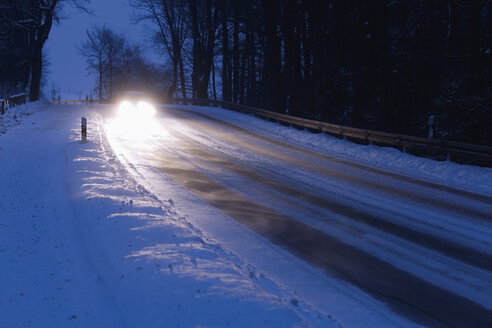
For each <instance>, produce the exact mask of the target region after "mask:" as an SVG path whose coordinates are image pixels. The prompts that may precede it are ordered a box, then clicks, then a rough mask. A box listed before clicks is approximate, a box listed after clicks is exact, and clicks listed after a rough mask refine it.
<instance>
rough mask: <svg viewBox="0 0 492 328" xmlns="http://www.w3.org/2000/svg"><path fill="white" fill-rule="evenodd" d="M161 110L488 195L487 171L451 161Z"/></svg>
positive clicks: (221, 113)
mask: <svg viewBox="0 0 492 328" xmlns="http://www.w3.org/2000/svg"><path fill="white" fill-rule="evenodd" d="M164 107H169V108H186V109H187V110H192V111H196V112H199V113H202V114H206V115H209V116H211V117H214V118H216V119H220V120H223V121H226V122H229V123H232V124H235V125H238V126H241V127H244V128H247V129H248V130H251V131H255V132H257V133H260V134H263V135H267V136H268V135H270V136H276V137H278V136H280V137H281V138H283V139H284V140H285V141H288V142H289V143H291V144H294V145H297V146H299V147H302V148H306V147H311V149H313V150H315V151H318V152H320V151H321V152H324V153H326V154H328V155H332V156H336V157H338V158H342V159H347V160H350V161H354V162H357V163H363V164H365V165H369V166H373V167H378V168H384V169H385V170H390V171H393V172H397V173H400V174H404V175H407V176H412V177H417V178H421V179H423V180H427V181H429V180H431V181H434V182H436V183H442V184H446V185H451V186H454V187H457V188H461V189H467V190H474V191H477V192H483V193H487V194H491V195H492V169H491V168H485V167H477V166H471V165H461V164H457V163H454V162H451V161H435V160H432V159H428V158H422V157H417V156H413V155H410V154H407V153H402V152H401V151H399V150H397V149H395V148H392V147H380V146H374V145H368V146H366V145H359V144H356V143H353V142H350V141H347V140H340V139H338V138H336V137H333V136H330V135H327V134H316V133H312V132H309V131H303V130H298V129H296V128H293V127H285V126H282V125H280V124H277V123H273V122H268V121H265V120H261V119H258V118H255V117H253V116H250V115H245V114H241V113H237V112H234V111H230V110H226V109H222V108H217V107H207V108H206V110H204V107H201V106H185V107H183V106H181V105H165V106H164Z"/></svg>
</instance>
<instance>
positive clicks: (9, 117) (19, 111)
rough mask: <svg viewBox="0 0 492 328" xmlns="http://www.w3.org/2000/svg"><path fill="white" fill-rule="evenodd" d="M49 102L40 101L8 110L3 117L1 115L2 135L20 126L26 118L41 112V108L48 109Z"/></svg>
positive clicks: (0, 127)
mask: <svg viewBox="0 0 492 328" xmlns="http://www.w3.org/2000/svg"><path fill="white" fill-rule="evenodd" d="M47 105H48V102H47V101H45V100H40V101H36V102H32V103H27V104H25V105H23V106H17V107H14V108H7V109H6V110H5V113H4V114H3V115H0V135H2V134H4V133H6V132H7V130H8V129H9V128H12V127H14V126H16V125H19V124H20V123H21V122H22V121H23V119H24V118H25V117H26V116H30V115H32V114H33V113H36V112H37V111H39V109H40V108H42V107H46V106H47Z"/></svg>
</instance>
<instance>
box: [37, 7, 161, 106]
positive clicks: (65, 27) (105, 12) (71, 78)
mask: <svg viewBox="0 0 492 328" xmlns="http://www.w3.org/2000/svg"><path fill="white" fill-rule="evenodd" d="M90 6H91V8H92V9H93V11H94V15H92V16H91V15H88V14H85V13H82V12H80V11H77V10H76V9H72V8H68V7H67V8H65V9H64V11H63V15H64V17H66V18H65V19H64V20H62V21H61V22H60V23H59V24H57V25H54V26H53V28H52V30H51V33H50V37H49V40H48V41H47V43H46V46H45V50H44V53H45V57H46V58H47V60H48V61H49V65H48V66H47V68H46V70H47V73H48V74H47V85H46V87H45V91H48V90H51V88H52V86H55V87H56V88H60V89H61V92H62V94H63V96H77V98H78V95H79V93H81V94H82V95H83V97H84V98H85V94H86V93H88V92H89V91H90V90H91V89H92V88H93V87H94V85H95V83H94V81H95V80H96V76H95V75H89V76H88V75H87V64H86V60H85V59H84V58H83V57H82V56H80V55H79V54H78V53H77V49H76V47H75V46H76V45H77V44H80V43H81V42H83V40H84V39H85V37H86V30H87V29H88V28H91V26H93V25H95V24H101V25H102V24H106V25H107V26H108V27H110V28H112V29H114V30H115V31H116V32H120V33H123V34H124V35H125V36H126V37H127V38H128V39H130V40H131V41H134V42H138V41H140V40H146V39H147V35H148V34H149V31H150V30H149V28H148V27H145V26H144V25H143V24H140V25H134V24H132V23H131V22H130V15H131V13H132V9H131V8H130V7H129V6H128V3H127V0H93V1H91V5H90ZM146 51H147V52H148V53H149V57H151V58H152V57H154V58H153V59H154V60H155V57H156V56H155V55H154V54H153V53H152V50H150V49H148V50H146Z"/></svg>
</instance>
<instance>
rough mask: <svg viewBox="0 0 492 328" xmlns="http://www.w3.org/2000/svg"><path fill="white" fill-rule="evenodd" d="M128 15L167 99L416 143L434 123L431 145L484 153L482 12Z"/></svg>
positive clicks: (275, 1) (491, 103)
mask: <svg viewBox="0 0 492 328" xmlns="http://www.w3.org/2000/svg"><path fill="white" fill-rule="evenodd" d="M130 3H131V4H132V5H133V6H134V8H135V13H136V18H137V19H138V20H146V21H148V22H152V23H153V24H154V27H155V38H154V42H155V43H156V44H157V45H159V44H160V45H161V46H162V48H163V49H165V50H166V51H167V54H168V56H169V58H170V60H171V63H172V65H171V66H172V83H171V85H172V86H171V88H170V89H169V95H176V96H177V95H180V96H186V95H187V90H188V91H189V92H190V93H191V96H192V97H199V98H207V97H219V98H223V99H224V100H228V101H233V102H236V103H242V104H248V105H253V106H258V107H261V108H266V109H270V110H273V111H277V112H286V113H289V114H291V115H296V116H302V117H308V118H314V119H318V120H323V121H330V122H334V123H341V124H348V125H352V126H356V127H361V128H370V129H382V130H385V131H390V132H400V133H410V134H418V135H426V133H427V123H428V119H429V117H430V116H435V118H436V121H437V125H438V135H437V136H438V137H444V138H448V139H455V140H461V141H468V142H476V143H487V144H491V143H492V136H491V132H490V130H491V129H490V126H492V121H491V120H492V109H491V107H492V72H491V69H492V1H490V0H447V1H445V0H412V1H410V0H371V1H363V0H304V1H301V0H251V1H235V0H130ZM187 68H188V71H191V73H190V74H186V71H187ZM190 93H188V94H190Z"/></svg>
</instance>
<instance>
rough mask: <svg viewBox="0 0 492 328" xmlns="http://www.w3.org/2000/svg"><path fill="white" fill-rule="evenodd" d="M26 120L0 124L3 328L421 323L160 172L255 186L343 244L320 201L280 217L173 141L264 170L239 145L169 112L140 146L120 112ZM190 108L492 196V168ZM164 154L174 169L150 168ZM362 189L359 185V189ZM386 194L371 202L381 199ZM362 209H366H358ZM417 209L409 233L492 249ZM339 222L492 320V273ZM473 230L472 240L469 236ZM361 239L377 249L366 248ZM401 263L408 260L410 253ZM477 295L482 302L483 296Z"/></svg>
mask: <svg viewBox="0 0 492 328" xmlns="http://www.w3.org/2000/svg"><path fill="white" fill-rule="evenodd" d="M168 108H180V107H179V106H177V107H176V106H174V107H173V106H168ZM15 110H16V111H17V112H15V113H14V112H9V113H8V116H3V117H2V116H0V131H3V133H4V134H3V135H1V136H0V168H1V170H0V218H1V219H0V265H1V267H2V270H0V327H29V326H31V327H47V326H49V327H71V326H77V327H162V326H166V327H167V326H176V327H178V326H179V327H227V326H231V327H263V326H265V327H382V326H391V327H397V326H398V327H412V326H417V325H418V324H416V323H415V322H412V321H410V320H409V319H407V318H405V317H402V316H400V315H399V314H397V313H395V312H394V311H393V309H392V308H391V307H390V306H389V305H387V304H386V303H384V302H382V301H381V300H377V299H375V298H374V297H373V296H371V295H370V294H368V293H367V292H365V291H363V290H361V289H360V288H358V287H356V286H354V285H352V284H350V283H348V282H346V281H344V280H340V279H339V278H337V277H336V276H331V275H329V274H327V273H326V272H325V271H323V270H321V269H318V268H316V267H313V266H312V265H310V264H308V263H306V262H305V261H303V260H302V259H300V258H298V257H296V256H294V255H293V254H291V253H290V252H288V251H286V250H285V249H283V248H282V247H280V246H278V245H275V244H273V243H271V242H270V241H269V240H267V239H265V238H263V237H261V236H259V235H258V234H256V233H255V232H253V231H252V230H249V229H247V228H245V227H244V226H243V225H241V224H239V223H238V222H236V221H234V220H231V219H230V218H229V217H228V216H227V215H225V214H224V213H223V212H222V211H221V210H220V209H218V208H217V207H214V206H210V205H209V204H208V203H207V202H206V201H204V200H203V199H200V198H199V197H196V195H194V194H191V193H190V192H189V191H188V190H186V188H184V187H183V186H182V185H180V184H179V183H177V182H176V181H175V179H173V178H172V177H171V176H169V175H166V174H165V173H163V171H162V170H161V169H160V168H159V165H162V163H163V162H161V163H160V164H159V163H158V161H166V160H168V159H169V160H170V158H173V157H176V158H179V159H180V160H182V167H183V168H185V167H187V166H189V167H190V169H191V168H193V170H195V169H196V170H198V171H200V172H202V173H203V174H205V175H206V176H207V177H209V178H213V179H214V180H215V181H218V182H219V183H220V184H221V185H222V186H225V187H227V188H228V189H230V190H235V191H237V192H238V193H239V194H241V193H244V192H245V191H246V190H249V189H247V188H251V187H252V186H254V187H255V188H256V189H255V190H258V194H257V195H247V197H248V199H249V200H251V201H254V202H257V203H259V204H260V203H268V202H271V206H273V207H275V208H276V209H277V210H278V211H280V212H285V213H287V214H289V215H292V216H296V217H301V218H302V220H303V222H305V223H306V224H309V225H312V226H315V227H316V228H318V229H320V230H321V231H325V230H324V229H326V231H327V233H329V231H328V230H330V229H328V227H329V226H326V224H325V223H323V222H320V221H317V220H315V219H314V218H310V215H311V213H312V211H313V210H312V209H311V208H310V207H309V206H308V205H303V206H305V209H302V208H303V207H302V206H294V205H292V204H294V202H295V200H289V199H286V200H285V204H284V205H276V203H275V202H280V200H278V199H277V198H274V196H271V197H272V199H271V200H270V199H269V197H270V196H269V195H274V194H275V193H273V192H272V191H271V190H270V189H268V188H265V187H264V186H263V187H262V186H260V185H257V184H258V183H257V182H251V181H249V180H246V179H242V178H239V177H237V176H235V175H233V174H230V173H228V172H226V171H225V170H219V169H217V168H214V167H211V166H210V165H209V164H207V163H206V162H205V161H204V160H195V161H188V160H187V156H189V154H188V153H181V152H180V150H179V148H178V147H177V146H173V145H178V144H179V143H180V142H185V141H181V140H176V138H177V137H176V136H177V135H179V133H183V134H186V135H187V136H188V137H189V138H190V141H189V142H190V143H191V142H192V141H193V140H199V141H200V143H201V144H202V145H203V146H204V147H210V148H214V149H220V151H221V152H223V153H224V154H227V156H231V157H232V156H235V158H237V157H240V158H242V159H243V161H244V163H249V162H251V163H252V164H251V165H256V164H255V162H259V160H260V159H262V157H261V156H262V155H259V154H261V150H258V152H255V153H253V152H252V151H250V150H246V149H243V148H241V149H239V148H235V147H236V146H232V145H231V143H229V142H227V141H226V140H223V141H220V140H219V139H218V138H216V137H214V136H212V134H210V135H203V133H204V132H203V131H202V132H200V131H198V130H193V129H194V128H193V127H192V126H191V125H190V126H185V125H184V123H183V122H186V120H177V119H175V118H173V117H167V116H164V118H163V119H162V120H161V121H156V122H154V124H155V125H152V126H146V130H145V131H141V134H140V135H138V134H137V135H132V134H129V133H128V132H129V131H128V130H127V127H124V128H123V129H121V126H119V127H118V126H115V125H114V121H113V120H112V118H111V115H110V114H108V113H107V111H110V110H111V108H110V107H109V106H98V107H95V108H87V107H85V106H78V105H65V106H64V105H49V104H47V103H41V102H40V103H35V104H29V105H26V106H21V107H18V108H16V109H15ZM186 110H187V111H191V112H197V113H205V114H206V115H207V116H209V117H212V118H216V119H220V120H222V121H224V122H228V123H232V124H234V125H237V126H238V127H241V128H243V129H248V130H250V131H253V132H254V133H257V134H260V135H265V136H269V137H272V138H277V139H281V140H284V141H285V142H288V143H290V144H292V145H294V146H300V147H305V148H307V149H311V150H316V151H319V152H322V153H325V154H329V155H333V156H336V158H339V159H340V160H356V161H358V162H362V163H364V165H368V166H370V167H374V168H379V169H380V168H381V167H383V168H384V169H385V170H389V171H390V172H393V173H398V174H405V175H406V176H409V177H412V178H415V177H416V178H418V179H426V180H431V181H433V182H436V183H438V184H440V185H443V186H452V187H456V188H458V189H460V190H466V191H469V192H472V193H481V194H482V195H489V196H490V195H491V194H492V170H491V169H487V168H478V167H471V166H464V165H458V164H455V163H452V162H435V161H431V160H428V159H423V158H416V157H413V156H411V155H407V154H402V153H400V152H398V151H397V150H394V149H387V148H380V147H375V146H360V145H354V144H352V143H349V142H346V141H341V140H337V139H336V138H332V137H329V136H325V135H315V134H312V133H309V132H305V131H298V130H296V129H293V128H287V127H282V126H280V125H277V124H274V123H269V122H265V121H262V120H259V119H256V118H253V117H249V116H246V115H241V114H238V113H234V112H229V111H226V110H222V109H218V108H213V109H212V108H207V109H204V108H203V107H193V106H188V107H186ZM205 111H206V112H205ZM19 113H23V114H19ZM14 115H15V116H16V117H15V118H14ZM183 115H185V116H186V114H183ZM81 116H85V117H87V118H88V122H89V129H88V134H89V135H88V141H87V142H86V143H82V142H80V134H79V128H80V117H81ZM166 124H168V125H169V129H168V128H166ZM152 128H153V129H152ZM237 142H238V143H239V142H240V141H237ZM190 147H191V146H190ZM258 147H262V145H261V144H258ZM190 149H191V148H190ZM270 151H271V152H274V151H277V150H276V149H275V148H274V147H271V148H269V149H267V152H270ZM279 152H280V151H279ZM155 153H159V154H161V156H162V157H160V158H159V159H155V158H151V156H150V155H153V154H155ZM255 154H256V155H255ZM281 155H282V154H280V155H278V156H281ZM166 156H168V157H166ZM241 156H242V157H241ZM254 156H256V157H254ZM260 157H261V158H260ZM298 160H302V158H299V159H298ZM262 161H263V159H262ZM264 161H265V162H266V160H264ZM314 164H316V163H315V162H313V165H314ZM245 165H246V164H245ZM268 165H270V168H271V169H272V170H275V168H280V167H281V166H282V165H283V164H281V163H280V162H275V161H272V162H271V163H270V164H268ZM292 170H295V172H296V173H295V174H296V178H298V179H304V180H306V181H310V180H313V179H312V178H311V177H310V175H309V174H310V173H308V172H306V171H305V170H304V169H302V168H293V169H292ZM285 174H289V172H286V173H285ZM331 183H332V185H331V186H330V187H329V188H333V190H338V191H340V192H342V191H343V190H342V189H341V186H340V185H338V184H337V183H338V182H336V181H333V182H329V183H328V182H327V181H319V184H320V186H319V188H326V185H327V184H331ZM272 185H273V184H270V186H272ZM347 186H349V184H346V185H344V188H347V193H349V192H350V189H349V187H347ZM341 190H342V191H341ZM361 192H363V191H361ZM262 195H263V196H262ZM340 197H341V196H340ZM347 197H348V196H347ZM377 197H378V196H377V195H374V199H375V200H372V201H371V200H367V202H368V203H370V204H373V203H374V204H375V203H378V202H380V201H381V200H380V199H378V198H377ZM279 199H281V198H279ZM282 199H283V198H282ZM392 201H393V203H391V202H392ZM459 201H460V199H459V197H456V202H457V203H459ZM359 206H362V207H363V206H366V205H364V204H363V205H360V204H355V205H354V207H359ZM367 206H369V205H367ZM401 206H402V205H401V204H400V203H398V202H396V200H387V201H386V200H385V202H384V206H382V207H381V208H380V209H379V211H380V212H381V216H384V215H388V214H384V213H388V212H390V214H389V215H390V216H392V215H393V214H391V213H396V212H397V211H398V210H401ZM410 207H411V205H409V208H410ZM244 210H245V211H247V210H248V209H244ZM372 210H374V209H372ZM303 211H304V212H303ZM374 211H376V210H374ZM391 211H394V212H391ZM408 211H409V212H411V213H413V214H411V213H410V214H409V215H410V219H408V220H407V221H405V220H406V219H405V218H395V219H397V220H401V224H402V225H403V226H411V227H414V228H415V229H419V230H421V231H426V229H427V230H428V232H429V234H432V233H435V231H439V234H440V236H444V237H445V238H448V239H451V240H453V241H455V242H456V243H458V244H459V243H462V242H463V240H462V239H467V238H469V237H470V235H471V234H472V232H470V231H472V230H473V229H475V228H476V229H475V230H480V229H481V230H482V231H475V230H473V231H475V232H473V233H474V235H473V236H475V237H476V240H474V241H470V243H471V245H472V246H473V247H475V248H476V249H480V250H481V251H484V252H488V253H490V248H488V249H487V247H488V246H487V245H489V244H491V243H492V240H491V238H489V237H490V235H489V237H487V233H488V232H490V231H491V229H490V225H489V224H485V223H479V224H477V223H476V220H475V219H474V218H473V219H472V221H471V222H465V223H463V224H462V225H459V226H448V225H449V223H450V222H451V223H453V224H454V223H456V221H457V220H458V219H459V218H460V217H461V216H460V215H458V214H457V216H456V217H454V218H453V220H454V221H453V220H451V219H450V218H448V217H447V216H446V215H444V214H440V213H432V210H431V209H426V208H423V209H420V210H418V211H414V210H408ZM419 211H420V212H419ZM415 213H417V214H415ZM444 213H445V212H444ZM412 215H415V218H414V217H412ZM420 217H423V218H429V217H431V218H432V219H433V223H432V224H430V223H429V222H428V220H425V219H423V220H421V221H418V220H417V218H420ZM333 218H334V219H333V221H332V222H331V224H332V229H334V230H336V229H338V228H336V227H338V226H340V227H341V226H342V225H344V227H343V229H341V228H340V229H341V230H340V231H339V235H338V238H341V239H344V238H345V239H344V241H345V242H347V243H352V244H354V245H355V246H356V247H359V248H361V249H365V251H367V252H368V253H371V252H372V253H371V254H376V255H377V256H382V257H384V256H387V257H386V258H385V261H388V262H392V263H394V264H395V265H397V266H399V267H402V268H404V269H405V270H408V271H415V272H418V273H419V274H420V275H421V276H420V278H421V279H423V280H428V281H435V280H439V281H440V282H439V284H440V287H441V288H444V289H447V290H451V291H453V292H455V293H458V294H460V295H463V296H464V297H468V298H474V297H475V298H477V300H476V301H477V302H479V303H480V304H484V306H487V308H488V309H489V310H490V309H491V308H492V298H491V293H490V290H491V289H490V280H488V278H490V277H491V274H490V272H488V271H486V270H483V272H482V271H480V269H477V268H474V267H468V266H466V265H464V264H462V263H460V262H459V261H458V260H456V259H449V258H447V257H446V256H443V255H442V254H437V253H432V252H429V251H427V250H424V249H422V248H419V247H416V246H415V245H412V244H411V243H408V244H401V242H400V241H396V239H395V244H394V243H393V240H392V239H391V238H393V237H391V238H390V237H387V238H386V237H385V238H383V237H381V236H382V235H378V233H377V232H374V234H371V233H370V232H369V233H368V231H370V230H367V229H366V230H363V228H360V227H355V226H353V227H352V228H351V230H348V228H347V227H349V226H350V225H347V224H346V223H343V218H338V217H336V216H334V217H333ZM457 218H458V219H457ZM354 227H355V228H354ZM357 229H359V230H357ZM364 229H365V228H364ZM460 229H461V232H462V233H463V234H464V235H463V236H462V237H460V236H455V235H459V234H458V233H457V232H459V231H460ZM344 231H345V232H344ZM342 232H344V233H345V235H344V234H343V233H342ZM357 235H359V236H362V235H363V236H365V237H364V238H360V239H357V238H356V236H357ZM369 236H372V237H369ZM483 236H485V237H483ZM460 238H461V239H460ZM357 243H360V245H358V244H357ZM396 243H400V244H399V247H400V248H399V249H396V250H395V249H393V250H392V251H394V252H393V253H392V252H386V253H384V252H382V251H381V248H383V249H384V248H388V249H391V248H392V247H393V248H394V247H396V246H395V245H396ZM356 244H357V245H356ZM371 247H373V250H371ZM368 248H369V249H368ZM398 252H402V254H403V255H402V256H401V257H395V254H398ZM429 254H431V255H429ZM391 256H393V258H392V257H391ZM423 256H432V258H434V259H437V260H436V263H439V267H437V268H436V267H435V266H434V267H433V265H434V264H433V263H427V264H428V265H426V267H427V269H426V270H427V271H425V270H423V269H422V268H421V267H418V266H419V262H418V261H419V260H420V259H421V258H422V257H423ZM455 269H456V270H457V271H456V272H454V271H453V270H455ZM436 272H439V274H436ZM465 273H468V274H469V276H466V275H465ZM434 275H435V276H436V277H435V276H434ZM468 277H478V278H477V280H476V281H470V282H468V284H465V283H463V284H458V283H456V282H457V281H460V280H463V279H465V280H466V279H467V278H468ZM484 284H485V285H484ZM469 285H472V286H469ZM460 288H461V289H460ZM473 288H475V289H473ZM473 290H476V291H480V292H476V294H474V295H470V293H473Z"/></svg>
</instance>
